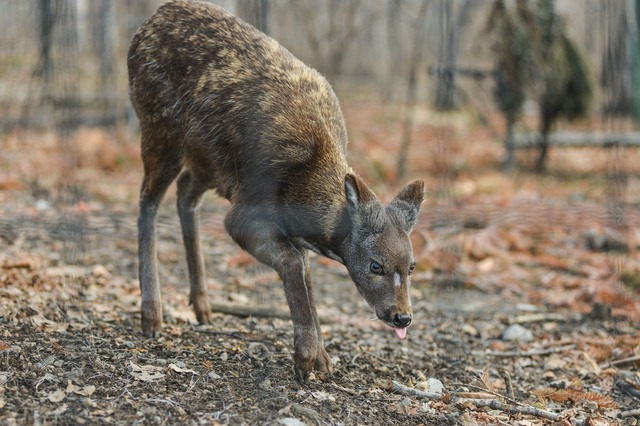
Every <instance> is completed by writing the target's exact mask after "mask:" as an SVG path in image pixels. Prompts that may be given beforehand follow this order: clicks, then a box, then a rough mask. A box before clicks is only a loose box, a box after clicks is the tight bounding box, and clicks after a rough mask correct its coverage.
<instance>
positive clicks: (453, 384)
mask: <svg viewBox="0 0 640 426" xmlns="http://www.w3.org/2000/svg"><path fill="white" fill-rule="evenodd" d="M451 386H463V387H466V388H470V389H475V390H479V391H481V392H486V393H488V394H491V395H493V396H497V397H500V398H502V399H504V400H505V401H507V402H509V403H511V404H514V405H524V404H523V403H521V402H518V401H516V400H515V399H513V398H512V397H506V396H504V395H502V394H500V393H498V392H494V391H492V390H491V389H487V388H483V387H482V386H475V385H467V384H464V383H452V384H451ZM452 393H453V394H455V395H457V393H456V392H452Z"/></svg>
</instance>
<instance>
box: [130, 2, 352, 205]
mask: <svg viewBox="0 0 640 426" xmlns="http://www.w3.org/2000/svg"><path fill="white" fill-rule="evenodd" d="M128 66H129V80H130V90H131V99H132V103H133V105H134V107H135V109H136V112H137V114H138V117H139V118H140V122H141V128H142V132H143V146H142V151H143V156H144V155H145V152H154V151H158V150H164V151H170V149H168V148H167V147H163V146H162V145H171V148H172V149H173V148H175V147H176V146H178V147H179V149H177V151H176V152H179V155H180V156H181V161H182V162H183V164H185V165H187V166H191V167H199V168H201V169H203V170H209V173H211V174H212V176H213V175H215V180H216V182H215V185H216V187H217V189H218V192H219V193H221V195H224V196H227V198H231V196H232V195H235V194H239V193H241V192H242V191H243V190H244V189H246V188H247V187H250V186H251V184H253V183H255V182H256V181H257V182H261V183H262V184H263V185H264V184H266V183H267V182H268V185H270V187H271V188H270V190H271V191H280V190H281V188H279V186H281V185H282V184H283V183H285V182H286V181H289V182H290V181H291V180H292V179H303V180H304V179H308V178H309V177H313V176H316V175H326V174H335V175H336V177H338V176H339V179H340V181H341V180H342V177H343V176H344V174H343V173H344V172H345V170H347V165H346V160H345V157H344V152H345V148H346V143H347V136H346V130H345V125H344V121H343V116H342V112H341V110H340V106H339V104H338V101H337V99H336V97H335V94H334V93H333V91H332V89H331V87H330V86H329V84H328V83H327V81H326V80H325V79H324V78H323V77H322V76H321V75H320V74H319V73H317V72H316V71H315V70H313V69H311V68H309V67H307V66H305V65H304V64H303V63H302V62H300V61H299V60H297V59H296V58H295V57H294V56H293V55H292V54H291V53H290V52H289V51H287V50H286V49H284V48H283V47H281V46H280V45H279V44H278V43H277V42H276V41H275V40H273V39H271V38H269V37H267V36H266V35H264V34H263V33H262V32H260V31H258V30H256V29H255V28H253V27H251V26H250V25H248V24H246V23H244V22H242V21H241V20H239V19H237V18H236V17H234V16H233V15H230V14H228V13H227V12H225V11H224V10H223V9H221V8H219V7H217V6H214V5H211V4H207V3H199V2H193V1H187V2H182V1H178V2H170V3H167V4H165V5H163V6H161V7H160V8H159V9H158V11H157V12H156V13H155V14H154V15H153V16H152V17H151V18H149V20H147V21H146V22H145V24H143V26H142V27H141V28H140V29H139V30H138V32H137V33H136V35H135V36H134V38H133V40H132V42H131V46H130V49H129V58H128ZM145 132H146V133H147V135H145ZM145 144H146V145H147V146H145ZM156 145H161V146H160V147H159V146H156ZM165 148H167V149H165ZM292 174H293V175H292Z"/></svg>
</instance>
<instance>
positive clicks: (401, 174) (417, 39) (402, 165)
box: [397, 0, 429, 180]
mask: <svg viewBox="0 0 640 426" xmlns="http://www.w3.org/2000/svg"><path fill="white" fill-rule="evenodd" d="M428 4H429V0H423V1H422V4H421V5H420V11H419V12H418V17H417V18H416V20H415V36H414V41H413V48H412V54H411V63H410V65H409V77H408V79H407V104H406V113H405V118H404V123H403V126H402V143H401V145H400V153H399V155H398V165H397V170H398V176H397V178H398V180H402V179H404V178H405V176H406V174H407V158H408V157H409V145H411V131H412V130H413V118H414V117H413V114H414V109H415V104H416V97H417V93H416V80H417V79H416V76H417V72H418V65H419V64H420V61H421V58H422V48H423V44H424V33H425V31H424V17H425V15H426V13H427V6H428Z"/></svg>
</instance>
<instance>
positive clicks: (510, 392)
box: [498, 368, 514, 399]
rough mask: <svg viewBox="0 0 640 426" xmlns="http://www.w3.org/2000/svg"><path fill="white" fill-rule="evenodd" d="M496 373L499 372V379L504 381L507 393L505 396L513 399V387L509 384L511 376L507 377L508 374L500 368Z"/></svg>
mask: <svg viewBox="0 0 640 426" xmlns="http://www.w3.org/2000/svg"><path fill="white" fill-rule="evenodd" d="M498 371H499V372H500V377H502V380H504V388H505V391H506V392H507V396H508V397H509V398H511V399H514V394H513V385H512V384H511V376H510V375H509V372H508V371H507V370H505V369H504V368H501V369H499V370H498Z"/></svg>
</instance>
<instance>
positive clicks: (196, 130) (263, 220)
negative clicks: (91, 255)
mask: <svg viewBox="0 0 640 426" xmlns="http://www.w3.org/2000/svg"><path fill="white" fill-rule="evenodd" d="M128 66H129V80H130V89H131V100H132V103H133V105H134V107H135V109H136V112H137V114H138V117H139V119H140V126H141V132H142V141H141V145H142V159H143V164H144V172H145V175H144V180H143V183H142V188H141V193H140V216H139V218H138V233H139V235H138V240H139V258H140V285H141V289H142V310H141V313H142V328H143V331H144V333H145V334H147V335H150V336H155V335H156V334H157V333H158V332H159V330H160V327H161V324H162V309H161V303H160V287H159V283H158V277H157V265H156V262H157V260H156V253H155V216H156V212H157V209H158V205H159V203H160V201H161V199H162V197H163V196H164V193H165V191H166V189H167V187H168V186H169V184H170V183H171V182H172V181H173V180H174V179H175V178H176V177H177V176H178V175H179V174H180V177H179V178H178V210H179V214H180V221H181V225H182V230H183V236H184V244H185V249H186V252H187V265H188V269H189V278H190V281H191V296H190V300H191V303H192V304H193V305H194V310H195V313H196V316H197V318H198V320H199V321H202V322H207V321H210V319H211V317H210V311H209V303H208V301H207V294H206V293H207V292H206V288H205V285H204V267H203V264H202V254H201V250H200V239H199V235H198V204H199V201H200V199H201V196H202V194H203V193H204V192H205V191H206V190H208V189H215V190H216V191H217V193H218V194H219V195H220V196H222V197H225V198H226V199H228V200H229V201H230V202H231V203H232V208H231V210H230V212H229V214H228V215H227V217H226V219H225V226H226V229H227V231H228V232H229V234H230V235H231V236H232V238H233V239H234V240H235V241H236V242H237V243H238V244H239V245H240V246H241V247H242V248H244V249H245V250H247V251H248V252H250V253H251V254H253V255H254V256H255V257H256V258H257V259H258V260H259V261H261V262H263V263H265V264H267V265H270V266H272V267H273V268H274V269H275V270H276V271H277V272H278V273H279V275H280V277H281V278H282V279H283V282H284V286H285V293H286V295H287V301H288V303H289V307H290V309H291V314H292V320H293V324H294V331H295V349H296V353H295V362H296V371H297V372H298V374H299V376H300V377H301V378H303V379H304V378H306V377H307V376H308V373H309V372H310V371H311V370H312V369H313V368H316V369H320V370H326V371H330V370H331V362H330V360H329V357H328V355H327V354H326V351H325V349H324V345H323V343H322V336H321V334H320V325H319V322H318V319H317V314H316V311H315V305H314V301H313V291H312V289H311V277H310V270H309V261H308V254H307V249H312V250H314V251H316V252H318V253H320V254H323V255H326V256H329V257H332V258H334V259H336V260H339V261H341V262H342V263H344V264H345V265H346V266H347V268H348V269H349V272H350V273H351V276H352V277H353V278H354V281H355V282H356V285H357V286H358V289H359V290H360V292H361V293H362V294H363V295H364V296H365V298H366V299H367V301H368V302H369V303H370V304H372V306H374V308H375V309H376V313H377V314H378V316H379V317H380V318H381V319H382V320H384V321H386V322H388V323H390V324H394V326H396V327H406V326H407V325H408V322H410V315H411V307H410V302H409V298H408V286H409V279H408V274H409V273H408V272H407V271H408V270H409V267H410V265H411V263H412V254H411V252H412V250H411V244H410V242H409V239H408V233H409V232H410V231H411V228H412V227H413V225H414V224H415V221H416V220H417V213H418V209H419V206H420V203H421V202H422V198H423V191H424V188H423V184H422V182H419V181H417V182H414V183H412V184H410V185H408V186H407V187H406V188H405V190H403V191H402V192H401V193H400V195H399V196H398V197H397V198H396V200H394V202H392V203H391V204H390V205H389V206H388V207H386V208H385V207H384V206H382V204H380V202H379V201H378V200H377V198H376V197H375V195H374V194H373V193H372V192H371V191H370V190H369V189H368V188H367V187H366V185H365V184H364V182H362V181H361V180H360V179H359V178H358V177H357V176H355V175H354V174H353V173H352V171H351V169H350V168H349V166H348V165H347V162H346V158H345V151H346V145H347V133H346V128H345V124H344V119H343V116H342V112H341V110H340V106H339V103H338V100H337V98H336V96H335V94H334V93H333V90H332V89H331V87H330V85H329V84H328V83H327V81H326V80H325V79H324V78H323V77H322V76H321V75H320V74H318V73H317V72H316V71H315V70H313V69H311V68H309V67H307V66H305V65H304V64H303V63H301V62H300V61H299V60H297V59H296V58H295V57H294V56H293V55H292V54H291V53H290V52H289V51H287V50H286V49H284V48H283V47H281V46H280V45H279V44H278V43H277V42H276V41H275V40H273V39H271V38H269V37H267V36H266V35H264V34H263V33H261V32H260V31H258V30H256V29H255V28H253V27H251V26H250V25H248V24H246V23H244V22H242V21H241V20H239V19H238V18H236V17H234V16H233V15H230V14H228V13H227V12H225V11H224V10H223V9H221V8H219V7H217V6H214V5H211V4H208V3H200V2H195V1H175V2H170V3H167V4H165V5H163V6H161V7H160V8H159V9H158V11H157V12H156V13H155V14H154V15H153V16H152V17H151V18H149V20H147V21H146V22H145V23H144V24H143V25H142V27H141V28H140V29H139V30H138V32H137V33H136V34H135V36H134V38H133V40H132V42H131V46H130V49H129V58H128ZM361 244H367V249H366V250H362V249H361V247H360V245H361ZM363 254H367V256H369V257H371V258H369V257H366V256H364V255H363ZM373 256H379V257H380V260H377V259H376V260H377V261H378V262H382V261H384V262H386V265H387V266H385V268H389V273H388V274H387V275H388V276H387V277H386V280H387V281H385V282H389V279H390V278H389V277H392V275H393V273H391V272H392V269H393V272H397V273H398V274H401V276H402V277H403V278H402V279H403V281H402V286H400V287H395V288H394V287H384V288H385V290H382V288H383V287H382V284H381V283H382V282H383V278H384V277H383V276H376V277H375V278H372V277H371V276H370V275H371V273H370V272H368V269H369V264H370V263H371V261H372V260H374V259H373ZM383 257H384V259H382V258H383ZM363 269H364V271H363ZM391 279H393V278H391ZM392 285H393V284H392ZM399 315H400V316H401V317H402V321H400V322H398V321H399V320H398V318H399V317H398V316H399Z"/></svg>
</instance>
